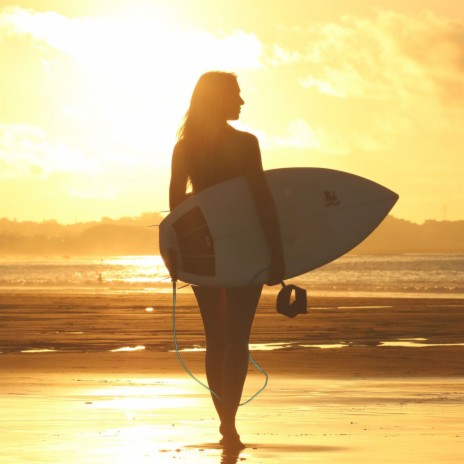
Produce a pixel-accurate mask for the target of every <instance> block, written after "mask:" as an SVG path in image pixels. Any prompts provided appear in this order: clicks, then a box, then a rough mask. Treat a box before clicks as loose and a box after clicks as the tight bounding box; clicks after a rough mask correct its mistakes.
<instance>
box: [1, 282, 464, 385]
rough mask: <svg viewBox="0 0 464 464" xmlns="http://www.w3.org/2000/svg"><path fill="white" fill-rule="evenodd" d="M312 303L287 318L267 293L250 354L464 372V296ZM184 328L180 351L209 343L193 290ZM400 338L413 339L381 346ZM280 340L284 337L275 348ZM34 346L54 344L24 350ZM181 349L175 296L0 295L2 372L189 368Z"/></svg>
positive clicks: (193, 361) (329, 371) (332, 367)
mask: <svg viewBox="0 0 464 464" xmlns="http://www.w3.org/2000/svg"><path fill="white" fill-rule="evenodd" d="M308 307H309V308H308V309H309V312H308V314H306V315H299V316H297V317H296V318H294V319H288V318H286V317H284V316H282V315H280V314H277V313H276V312H275V309H274V308H275V292H272V291H269V292H264V294H263V296H262V297H261V301H260V305H259V308H258V313H257V315H256V318H255V322H254V326H253V331H252V336H251V344H252V345H257V346H258V347H260V349H259V350H252V351H251V353H252V355H253V357H254V358H255V359H256V360H257V361H258V363H259V364H261V365H262V366H263V368H264V369H265V370H267V371H269V373H270V374H271V375H277V376H282V375H284V376H292V375H294V376H297V377H308V378H330V377H333V378H336V377H337V376H338V377H342V378H350V377H351V378H361V377H365V378H369V377H375V378H381V377H382V376H383V377H440V376H444V377H459V376H464V346H463V345H459V344H463V343H464V335H463V333H462V327H464V298H463V299H449V298H432V299H431V298H395V297H389V298H385V297H374V298H372V297H354V296H352V295H351V294H349V295H345V296H338V297H332V296H315V295H312V296H310V297H309V299H308ZM147 308H152V310H150V311H147ZM177 330H178V335H179V344H180V349H181V350H189V349H192V348H195V347H204V336H203V327H202V323H201V318H200V316H199V313H198V310H197V309H196V303H195V299H194V296H193V294H192V292H191V291H190V290H187V291H185V292H182V293H180V294H179V297H178V308H177ZM401 340H403V341H404V342H405V344H406V345H407V344H408V343H411V345H412V346H384V345H382V344H383V343H392V342H398V341H401ZM414 341H416V342H414ZM419 341H420V342H419ZM279 343H283V344H284V345H283V346H281V347H280V348H279V349H274V350H272V351H271V348H272V347H273V345H274V347H275V346H276V344H279ZM414 343H417V346H415V345H414ZM422 345H425V346H422ZM427 345H428V346H427ZM440 345H442V346H440ZM320 346H324V347H325V346H326V347H327V348H321V347H320ZM329 346H334V347H333V348H329ZM137 347H139V350H138V351H129V350H135V349H136V348H137ZM140 347H144V349H141V348H140ZM27 349H33V350H47V349H53V350H56V351H52V352H32V353H24V352H21V351H24V350H27ZM124 349H127V351H118V352H111V351H112V350H124ZM173 349H174V343H173V340H172V321H171V300H170V295H168V294H160V293H158V294H156V295H153V294H151V293H143V294H135V295H134V294H122V295H114V294H110V295H108V294H101V293H100V294H69V293H65V294H61V293H60V294H50V293H48V294H44V293H29V292H26V293H24V292H14V293H7V294H2V295H1V299H0V352H1V353H0V372H26V371H28V370H31V371H36V372H37V371H45V372H59V371H62V372H64V371H69V372H86V371H89V372H102V373H113V372H114V373H116V372H125V373H140V374H150V373H153V374H162V375H166V374H173V375H187V374H185V373H184V372H183V370H182V368H181V366H180V364H179V361H178V360H177V357H176V353H175V352H172V350H173ZM182 357H183V358H184V359H185V361H186V362H187V364H188V366H189V368H190V369H192V370H193V371H194V373H195V374H198V375H200V376H201V375H203V371H204V369H203V359H204V353H203V352H201V351H199V352H190V351H185V352H182ZM250 374H251V375H253V368H251V369H250Z"/></svg>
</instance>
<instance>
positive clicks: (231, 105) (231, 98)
mask: <svg viewBox="0 0 464 464" xmlns="http://www.w3.org/2000/svg"><path fill="white" fill-rule="evenodd" d="M244 103H245V102H244V100H243V99H242V97H241V96H240V87H239V86H238V84H237V83H234V85H233V86H232V87H231V88H230V90H229V91H228V92H227V94H226V96H225V98H224V114H225V118H226V121H235V120H237V119H238V118H239V117H240V108H241V107H242V105H243V104H244Z"/></svg>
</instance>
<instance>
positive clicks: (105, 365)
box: [0, 289, 464, 464]
mask: <svg viewBox="0 0 464 464" xmlns="http://www.w3.org/2000/svg"><path fill="white" fill-rule="evenodd" d="M274 302H275V294H274V293H273V292H272V291H268V292H267V293H265V294H264V295H263V297H262V300H261V304H260V309H259V313H258V315H257V318H256V322H255V325H254V330H253V334H252V343H253V345H252V354H253V356H254V358H255V359H256V360H257V361H258V362H259V364H260V365H262V367H263V368H264V369H265V370H266V371H267V372H268V373H269V376H270V379H269V385H268V387H267V389H266V390H265V391H264V392H263V393H262V394H261V395H260V396H259V397H258V398H257V399H256V400H255V401H253V402H252V403H250V404H248V405H246V406H243V407H242V408H241V409H240V411H239V426H240V432H241V435H242V439H243V440H244V442H245V443H246V444H247V448H246V449H245V450H243V451H242V452H241V453H240V454H239V455H236V456H233V455H230V454H229V455H227V454H224V453H223V451H222V449H221V448H220V447H219V446H218V445H216V443H217V441H218V438H219V436H218V432H217V427H218V424H217V420H216V419H215V417H214V414H213V410H212V407H211V404H210V400H209V397H208V392H206V391H205V390H203V389H202V387H200V386H199V385H198V384H196V383H195V382H193V381H192V380H191V379H190V378H189V377H188V376H187V374H186V373H185V372H184V371H183V370H182V368H181V366H180V364H179V362H178V360H177V358H176V354H175V352H173V341H172V329H171V300H170V295H169V293H158V294H153V293H149V292H147V293H138V294H135V295H134V294H131V295H128V294H124V293H121V294H114V293H105V292H104V291H102V292H100V293H95V294H90V293H79V292H76V293H73V294H69V293H44V292H42V293H38V292H33V291H21V292H19V291H10V292H6V291H3V293H2V294H1V296H0V351H1V353H0V372H1V373H0V375H1V376H2V382H1V386H0V429H1V435H2V445H1V447H0V462H2V463H23V462H24V463H26V462H47V463H84V462H85V463H102V464H106V463H119V462H121V463H122V462H124V463H126V462H134V463H145V462H147V463H148V462H150V463H152V462H156V463H165V462H166V463H167V462H190V463H210V462H211V463H220V462H240V461H246V462H250V463H264V462H266V463H293V462H299V463H301V462H317V463H339V462H347V463H350V462H353V463H354V462H356V463H357V464H359V463H372V462H374V461H375V462H381V463H413V462H417V463H419V462H420V463H421V464H427V463H442V462H443V463H445V462H446V463H450V462H451V463H454V462H456V463H458V462H461V461H462V459H463V458H464V433H463V430H464V419H463V417H464V402H463V399H464V356H463V355H464V338H463V335H462V327H464V300H462V299H451V298H442V299H439V298H413V297H411V298H388V297H382V298H381V297H352V296H350V295H349V294H347V295H346V296H336V297H335V296H333V297H328V296H313V295H310V297H309V306H310V311H309V313H308V314H307V315H304V316H298V317H297V318H295V319H287V318H285V317H283V316H281V315H279V314H277V313H276V312H275V309H274ZM194 306H195V305H194V300H193V297H192V294H191V292H190V290H188V289H186V290H183V291H181V292H180V294H179V304H178V318H177V328H178V331H179V345H180V348H181V350H186V351H183V352H182V354H183V357H184V359H185V361H186V363H187V365H188V366H189V367H190V368H191V370H192V371H193V372H194V373H195V374H196V375H198V377H199V378H200V379H201V380H204V372H203V356H204V353H203V351H202V347H203V334H202V328H201V320H200V317H199V315H198V313H197V311H196V310H195V309H194ZM263 381H264V377H263V376H262V375H261V374H259V373H258V372H257V371H256V370H255V369H254V367H253V366H251V367H250V375H249V379H248V380H247V383H246V385H245V397H247V396H249V395H251V394H253V393H254V392H255V391H256V389H258V388H260V387H261V386H262V384H263ZM174 459H175V461H174Z"/></svg>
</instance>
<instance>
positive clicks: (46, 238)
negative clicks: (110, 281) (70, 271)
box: [0, 213, 163, 256]
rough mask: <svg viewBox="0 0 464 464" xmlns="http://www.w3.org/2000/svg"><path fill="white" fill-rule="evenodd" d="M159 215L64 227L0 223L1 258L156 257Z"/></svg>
mask: <svg viewBox="0 0 464 464" xmlns="http://www.w3.org/2000/svg"><path fill="white" fill-rule="evenodd" d="M162 219H163V218H162V217H161V216H160V215H159V214H157V213H145V214H142V215H141V216H138V217H134V218H130V217H126V218H121V219H110V218H103V219H102V220H101V221H98V222H84V223H77V224H69V225H63V224H59V223H58V222H56V221H44V222H31V221H26V222H17V221H10V220H8V219H0V255H10V256H11V255H16V256H18V255H40V256H56V255H60V256H66V255H69V256H92V255H96V256H114V255H148V254H157V253H158V252H159V249H158V227H157V225H158V224H159V223H160V222H161V220H162Z"/></svg>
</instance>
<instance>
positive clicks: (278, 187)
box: [159, 168, 398, 287]
mask: <svg viewBox="0 0 464 464" xmlns="http://www.w3.org/2000/svg"><path fill="white" fill-rule="evenodd" d="M265 175H266V178H267V181H268V184H269V187H270V190H271V192H272V195H273V197H274V201H275V204H276V208H277V213H278V217H279V222H280V229H281V234H282V242H283V248H284V256H285V265H286V275H285V278H286V279H290V278H292V277H295V276H298V275H300V274H304V273H306V272H308V271H311V270H313V269H316V268H318V267H320V266H322V265H324V264H327V263H329V262H330V261H333V260H334V259H336V258H339V257H340V256H342V255H343V254H345V253H346V252H348V251H349V250H351V249H352V248H354V247H355V246H356V245H358V244H359V243H360V242H361V241H363V240H364V239H365V238H366V237H367V236H368V235H369V234H370V233H371V232H372V231H373V230H374V229H375V228H376V227H377V226H378V225H379V224H380V222H382V220H383V219H384V218H385V216H386V215H387V214H388V212H389V211H390V210H391V208H392V207H393V205H394V204H395V203H396V201H397V200H398V195H397V194H396V193H394V192H392V191H391V190H389V189H387V188H385V187H383V186H381V185H379V184H377V183H375V182H372V181H370V180H368V179H365V178H362V177H359V176H356V175H353V174H349V173H346V172H341V171H335V170H331V169H322V168H285V169H274V170H270V171H265ZM159 240H160V253H161V256H162V257H163V259H164V262H165V263H166V265H167V267H169V265H170V263H171V261H172V260H173V256H174V257H175V258H174V259H175V261H176V263H177V270H178V279H179V280H181V281H184V282H188V283H191V284H195V285H203V286H211V287H240V286H250V285H258V284H263V283H265V282H266V280H267V277H268V267H269V256H270V254H269V249H268V245H267V242H266V239H265V237H264V234H263V230H262V226H261V223H260V221H259V218H258V216H257V213H256V207H255V204H254V200H253V197H252V195H251V190H250V188H249V185H248V181H247V179H246V178H245V177H236V178H234V179H231V180H228V181H226V182H223V183H220V184H216V185H214V186H213V187H210V188H209V189H206V190H204V191H202V192H200V193H198V194H196V195H193V196H191V197H190V198H188V199H187V200H186V201H184V202H183V203H181V204H180V205H179V206H178V207H177V208H175V209H174V210H173V211H172V212H171V213H170V214H169V215H168V216H167V217H166V218H165V219H164V220H163V221H162V222H161V224H160V234H159Z"/></svg>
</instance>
